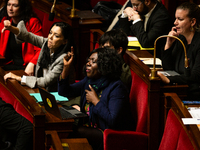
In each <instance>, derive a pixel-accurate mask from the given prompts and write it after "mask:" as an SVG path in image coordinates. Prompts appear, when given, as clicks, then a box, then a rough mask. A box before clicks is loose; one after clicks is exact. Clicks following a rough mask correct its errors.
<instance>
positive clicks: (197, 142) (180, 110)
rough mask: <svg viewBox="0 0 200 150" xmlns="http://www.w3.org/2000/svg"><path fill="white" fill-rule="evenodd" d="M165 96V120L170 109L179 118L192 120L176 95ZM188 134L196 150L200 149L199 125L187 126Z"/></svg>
mask: <svg viewBox="0 0 200 150" xmlns="http://www.w3.org/2000/svg"><path fill="white" fill-rule="evenodd" d="M164 95H165V120H166V116H167V113H168V111H169V109H173V110H174V112H176V114H177V115H178V116H179V118H180V119H181V118H192V117H191V115H190V113H189V112H188V110H187V108H186V107H185V105H184V104H183V102H182V101H181V99H180V98H179V97H178V95H177V94H176V93H164ZM185 129H186V131H187V134H188V136H189V138H190V140H191V142H192V144H193V145H194V147H196V150H199V149H200V130H199V128H198V127H197V125H185Z"/></svg>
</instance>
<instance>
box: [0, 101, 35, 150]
mask: <svg viewBox="0 0 200 150" xmlns="http://www.w3.org/2000/svg"><path fill="white" fill-rule="evenodd" d="M0 132H1V134H0V149H1V150H32V149H33V125H32V123H31V122H30V121H29V120H27V119H26V118H24V117H23V116H22V115H20V114H18V113H17V112H16V111H15V109H14V108H13V106H12V105H11V104H8V103H6V102H4V101H3V99H2V98H0Z"/></svg>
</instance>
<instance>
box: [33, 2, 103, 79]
mask: <svg viewBox="0 0 200 150" xmlns="http://www.w3.org/2000/svg"><path fill="white" fill-rule="evenodd" d="M30 1H31V3H32V6H33V7H35V8H37V9H39V10H41V11H43V12H45V13H47V14H49V13H50V11H51V7H52V4H53V3H52V2H49V1H47V0H30ZM69 7H71V6H70V5H68V4H66V3H64V2H58V4H56V6H55V9H54V10H55V18H57V19H59V20H61V21H64V22H67V23H69V24H70V25H71V26H72V28H73V33H74V39H75V43H76V48H77V51H78V52H77V55H78V56H77V65H76V70H77V73H76V79H78V80H80V79H82V78H83V74H82V69H83V66H84V64H85V60H86V58H87V56H88V54H89V52H90V29H100V28H101V25H102V21H101V20H102V19H103V18H102V17H101V16H99V15H97V14H94V13H93V12H91V11H90V12H88V11H87V12H86V11H83V12H79V13H77V14H78V15H79V16H77V17H75V18H71V17H70V14H71V11H68V10H67V8H69ZM77 11H79V10H77ZM86 13H87V15H84V14H86Z"/></svg>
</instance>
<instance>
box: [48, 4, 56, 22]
mask: <svg viewBox="0 0 200 150" xmlns="http://www.w3.org/2000/svg"><path fill="white" fill-rule="evenodd" d="M55 5H56V0H54V2H53V5H52V7H51V12H50V14H49V21H53V19H54V16H55V13H54V7H55Z"/></svg>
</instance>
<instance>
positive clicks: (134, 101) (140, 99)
mask: <svg viewBox="0 0 200 150" xmlns="http://www.w3.org/2000/svg"><path fill="white" fill-rule="evenodd" d="M131 76H132V85H131V90H130V96H129V97H130V103H131V110H132V113H133V116H134V118H135V119H136V122H137V125H136V131H137V132H143V133H147V111H148V90H147V89H148V85H147V84H146V83H145V82H144V81H143V80H142V79H141V78H140V77H139V76H138V75H137V74H136V73H135V72H133V71H132V70H131Z"/></svg>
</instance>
